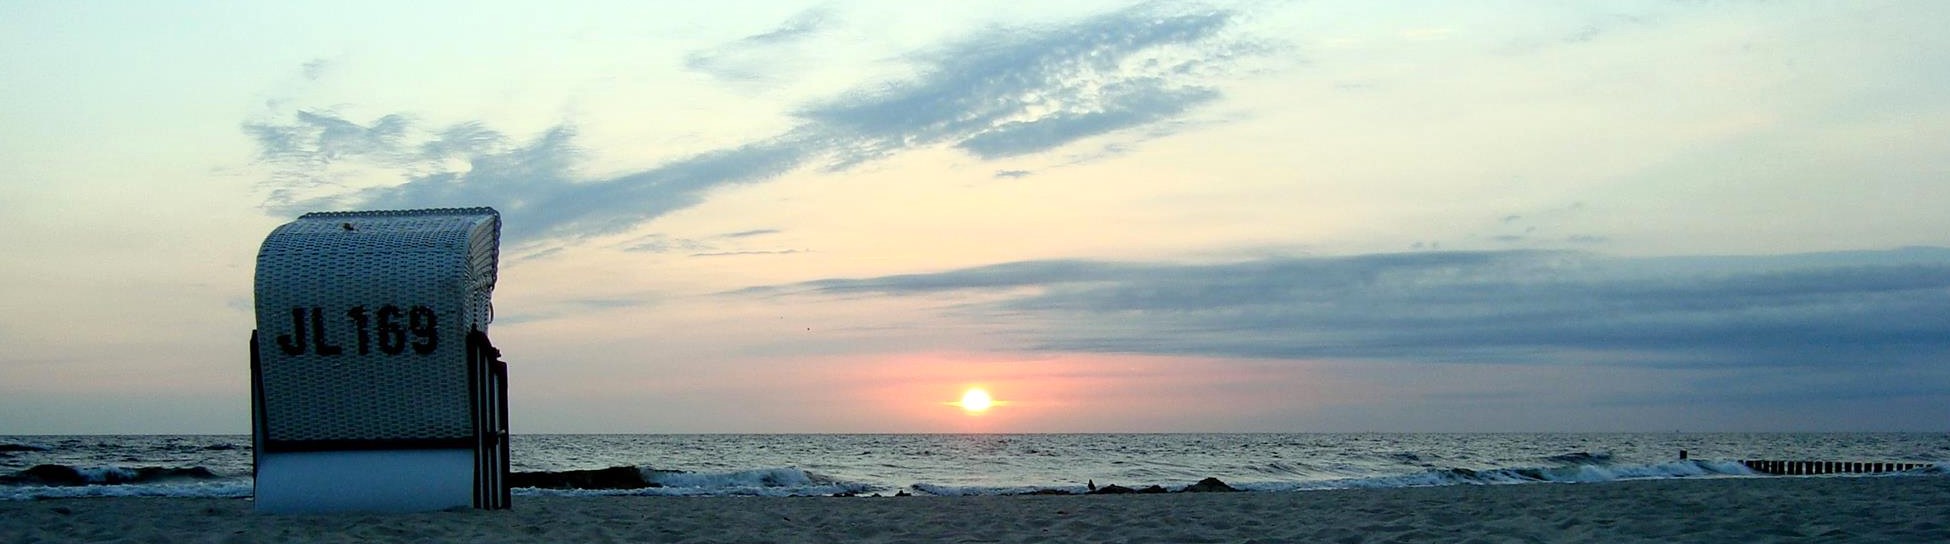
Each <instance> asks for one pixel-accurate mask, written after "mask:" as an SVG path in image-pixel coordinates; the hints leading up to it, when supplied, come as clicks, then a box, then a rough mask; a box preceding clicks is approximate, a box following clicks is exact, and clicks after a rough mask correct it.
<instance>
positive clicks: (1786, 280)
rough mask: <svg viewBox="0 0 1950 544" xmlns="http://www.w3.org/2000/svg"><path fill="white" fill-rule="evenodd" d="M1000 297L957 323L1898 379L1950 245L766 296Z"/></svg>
mask: <svg viewBox="0 0 1950 544" xmlns="http://www.w3.org/2000/svg"><path fill="white" fill-rule="evenodd" d="M965 291H981V292H990V293H994V294H997V295H998V297H999V299H998V298H995V297H991V298H985V299H984V300H989V302H982V303H975V304H967V305H963V306H959V307H957V309H956V310H955V312H956V316H957V317H966V318H973V319H981V320H984V321H988V322H1003V323H1012V324H1013V328H1014V329H1015V334H1017V335H1019V336H1020V337H1021V338H1023V339H1024V340H1025V341H1026V342H1027V343H1029V344H1031V345H1033V346H1035V347H1037V348H1039V349H1046V350H1058V351H1083V352H1116V353H1145V354H1173V355H1202V356H1225V357H1247V358H1273V359H1323V358H1325V359H1357V360H1358V359H1384V360H1403V361H1414V362H1471V361H1482V362H1500V363H1528V364H1556V363H1566V362H1580V363H1600V364H1621V365H1637V366H1655V367H1726V368H1751V367H1765V368H1783V367H1804V366H1805V367H1824V368H1837V367H1847V368H1850V369H1863V368H1887V367H1896V366H1902V365H1914V364H1930V363H1931V362H1933V361H1940V360H1941V359H1942V357H1943V356H1945V355H1950V250H1946V249H1935V248H1912V249H1905V250H1896V251H1887V252H1850V253H1827V254H1804V255H1788V256H1778V257H1699V258H1636V259H1633V258H1611V257H1601V256H1596V255H1592V254H1587V253H1579V252H1564V251H1485V252H1422V253H1403V254H1375V255H1358V256H1350V257H1288V258H1275V259H1264V260H1257V261H1248V262H1237V263H1223V264H1173V263H1116V262H1096V261H1073V260H1058V261H1030V262H1019V263H1007V264H1000V265H992V266H984V267H977V268H969V269H962V270H951V271H946V272H939V273H931V274H907V275H896V276H885V277H877V278H861V279H828V280H819V281H812V282H805V283H799V284H792V285H785V286H771V287H764V288H755V289H750V290H746V291H743V292H741V293H742V294H746V295H768V296H779V295H781V294H798V295H828V296H846V297H862V296H896V297H912V296H925V295H933V294H945V293H954V292H965Z"/></svg>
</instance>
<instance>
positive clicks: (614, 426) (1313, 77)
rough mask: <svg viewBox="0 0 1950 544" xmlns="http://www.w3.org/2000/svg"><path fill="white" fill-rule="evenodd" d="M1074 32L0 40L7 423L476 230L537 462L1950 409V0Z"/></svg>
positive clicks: (1926, 424)
mask: <svg viewBox="0 0 1950 544" xmlns="http://www.w3.org/2000/svg"><path fill="white" fill-rule="evenodd" d="M1058 4H1060V5H1051V4H1049V3H1027V2H1025V3H1002V4H994V3H973V2H970V3H946V4H933V3H903V2H836V3H821V4H804V3H781V2H729V3H704V4H666V3H641V2H615V3H599V2H578V3H573V4H572V5H567V6H544V5H541V4H524V3H512V4H482V3H412V4H409V5H404V6H401V5H393V4H391V3H342V2H333V3H297V4H276V3H272V4H251V3H243V4H235V3H214V2H210V3H203V2H156V3H141V4H119V5H107V4H76V3H55V2H12V3H4V4H0V229H4V230H5V231H6V232H8V233H10V235H9V236H7V237H6V242H4V245H0V247H4V248H5V255H6V261H5V265H4V266H0V346H5V349H4V350H0V431H3V432H4V433H0V434H19V433H98V432H244V431H245V430H246V429H247V422H248V415H249V412H248V410H247V409H246V408H247V406H248V405H247V401H248V397H249V394H248V387H247V386H248V374H247V373H246V366H245V365H246V362H247V358H246V352H245V350H244V341H245V339H246V338H247V337H248V335H249V331H250V330H251V328H252V327H253V326H254V325H253V320H254V316H253V315H252V310H251V308H252V296H253V294H252V292H251V285H252V282H251V278H252V269H253V267H254V265H255V252H256V248H257V245H258V244H259V243H260V242H261V241H262V240H263V239H264V236H265V235H267V234H268V233H269V232H270V230H271V229H272V228H274V227H275V226H277V225H278V224H281V223H283V222H286V221H289V220H290V219H292V218H294V217H295V216H297V215H298V214H301V213H304V212H307V211H318V210H363V209H394V208H420V207H460V206H480V205H486V206H494V207H496V208H497V209H499V210H501V212H502V213H503V214H504V218H505V220H506V229H505V235H506V237H505V239H504V246H503V247H504V252H503V256H504V258H503V261H502V276H501V279H502V283H501V285H500V286H499V288H498V290H497V291H496V299H495V301H496V304H495V306H496V308H497V322H496V323H495V324H494V326H493V328H492V330H491V332H492V334H493V335H494V338H495V341H496V343H497V344H498V345H501V346H502V347H503V349H504V351H505V352H506V353H507V354H508V355H507V358H508V359H509V360H510V361H511V362H512V364H513V365H514V370H513V374H514V375H513V400H514V405H515V414H516V417H515V418H514V421H515V425H516V431H518V432H970V431H975V432H1003V431H1259V430H1264V431H1442V430H1454V431H1583V430H1590V431H1610V430H1674V429H1679V430H1883V429H1894V430H1932V431H1942V430H1945V427H1944V423H1943V422H1944V421H1950V367H1946V366H1945V365H1944V364H1943V363H1944V361H1945V359H1946V356H1950V300H1946V298H1950V249H1944V247H1945V246H1950V239H1946V238H1945V234H1944V233H1946V232H1950V214H1945V213H1943V210H1945V209H1947V208H1950V183H1945V179H1946V174H1950V153H1947V152H1946V151H1950V149H1946V144H1945V142H1950V99H1946V98H1945V97H1950V53H1946V52H1950V38H1946V37H1945V35H1944V34H1943V33H1942V32H1941V31H1940V29H1939V28H1937V27H1938V26H1940V25H1939V24H1938V22H1940V21H1944V20H1950V5H1946V4H1942V3H1937V2H1848V3H1837V2H1588V3H1578V2H1574V3H1551V4H1543V3H1535V2H1511V3H1481V2H1472V3H1455V2H1425V3H1411V2H1386V3H1376V2H1301V3H1287V2H1241V3H1220V4H1209V5H1192V4H1182V3H1156V4H1127V3H1121V2H1092V3H1058ZM975 385H981V386H986V387H988V388H989V390H990V391H991V392H992V393H993V394H994V395H995V396H996V397H997V398H998V399H1001V400H1004V401H1007V402H1006V403H1005V404H1004V405H1002V406H999V407H997V408H996V409H994V410H991V411H990V412H989V413H987V414H984V415H980V416H969V415H965V414H963V413H961V412H960V411H959V410H957V409H955V408H954V407H952V406H949V405H946V404H944V403H946V402H950V401H953V400H955V399H957V398H959V397H960V394H961V392H962V390H964V389H965V388H967V387H970V386H975Z"/></svg>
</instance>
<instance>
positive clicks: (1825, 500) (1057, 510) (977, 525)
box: [0, 477, 1950, 543]
mask: <svg viewBox="0 0 1950 544" xmlns="http://www.w3.org/2000/svg"><path fill="white" fill-rule="evenodd" d="M1947 504H1950V477H1863V478H1737V479H1697V480H1657V481H1626V482H1612V483H1601V484H1533V485H1507V486H1451V487H1431V488H1407V489H1374V490H1342V491H1316V492H1292V493H1186V494H1169V495H1117V496H1016V497H1004V496H978V497H898V498H896V497H882V498H872V497H858V498H836V497H801V498H773V497H699V498H681V497H600V498H593V497H592V498H573V497H520V498H517V500H516V503H515V508H514V509H513V510H508V511H498V512H486V511H464V512H437V513H426V514H409V515H335V516H271V515H257V514H253V513H251V511H250V503H249V502H248V501H244V500H236V499H180V498H109V499H99V498H91V499H61V500H42V501H12V502H0V520H4V523H0V543H36V542H171V543H176V542H224V543H228V542H700V543H702V542H1042V541H1064V542H1337V543H1367V542H1727V541H1764V542H1849V541H1865V542H1868V541H1897V542H1950V525H1947V524H1946V522H1945V521H1944V518H1943V514H1944V512H1945V510H1944V505H1947Z"/></svg>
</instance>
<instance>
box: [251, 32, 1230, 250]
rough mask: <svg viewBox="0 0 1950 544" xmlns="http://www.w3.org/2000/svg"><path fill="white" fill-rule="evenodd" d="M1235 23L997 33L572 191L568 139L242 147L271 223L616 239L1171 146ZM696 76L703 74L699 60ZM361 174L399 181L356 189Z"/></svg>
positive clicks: (314, 135)
mask: <svg viewBox="0 0 1950 544" xmlns="http://www.w3.org/2000/svg"><path fill="white" fill-rule="evenodd" d="M1232 18H1233V15H1232V14H1231V13H1229V12H1223V11H1219V12H1208V13H1194V14H1183V13H1163V12H1161V8H1158V7H1155V6H1140V7H1136V8H1131V9H1127V10H1122V11H1116V12H1112V13H1107V14H1103V15H1099V16H1096V17H1091V18H1086V19H1083V20H1080V21H1075V22H1072V23H1071V24H1067V25H1058V26H1052V27H1048V28H1034V29H1021V28H1018V29H995V30H991V31H988V32H985V33H982V34H980V35H978V36H974V37H971V38H969V39H967V40H963V41H960V42H956V43H953V44H950V45H947V46H944V47H941V48H939V49H938V50H934V51H930V52H927V53H924V54H918V55H914V56H912V57H911V58H909V59H908V60H909V61H910V62H913V63H915V64H917V65H918V67H919V69H918V70H917V72H918V73H919V74H920V75H919V76H918V77H916V78H914V79H913V80H909V81H902V82H894V83H885V84H874V85H866V86H863V87H862V89H871V90H860V91H855V92H852V93H847V94H845V95H844V96H842V97H839V98H837V99H832V100H827V101H823V102H820V103H817V104H813V105H810V106H806V107H804V108H802V109H800V110H799V111H797V112H796V113H795V115H796V116H797V117H798V118H799V119H800V120H801V121H802V122H801V124H800V125H798V126H797V127H795V128H794V129H792V130H790V131H787V132H786V133H783V134H779V135H777V136H774V137H771V138H766V139H761V140H757V141H752V142H749V143H746V144H743V145H739V146H735V147H730V148H725V149H719V150H714V151H710V152H706V153H702V154H698V155H695V156H690V157H685V158H681V159H677V160H674V161H671V162H668V163H665V164H662V165H659V166H657V167H654V168H650V169H646V170H642V171H637V172H632V173H627V174H623V175H619V176H615V177H610V178H606V179H586V178H581V177H578V176H577V175H576V174H575V172H574V169H573V167H574V165H575V164H576V159H577V154H578V152H579V149H578V148H577V147H576V145H575V143H574V137H575V131H574V130H573V129H571V128H569V127H567V126H561V127H557V128H554V129H552V130H549V131H546V132H544V133H543V134H541V135H539V136H536V137H535V138H533V139H531V140H529V141H526V142H517V141H514V140H513V139H511V138H509V137H507V136H506V135H504V134H501V133H499V132H496V131H494V130H491V129H488V128H486V127H485V126H484V125H483V124H481V123H478V122H470V123H461V124H456V125H451V126H448V127H445V128H441V129H431V130H430V129H427V128H423V127H421V126H420V124H419V123H417V122H416V121H414V120H413V119H412V118H411V117H410V116H407V115H404V114H393V115H386V116H383V117H380V118H378V119H377V120H374V121H372V122H370V123H360V122H357V121H353V120H350V119H347V118H345V117H342V116H339V115H336V114H334V113H332V112H330V111H319V110H314V111H299V112H296V113H295V114H293V115H292V117H291V118H290V119H279V120H266V121H253V122H249V123H246V124H245V125H244V129H245V131H246V132H247V133H248V134H250V135H251V136H252V137H253V138H254V139H255V140H256V142H257V143H258V147H259V157H260V158H261V159H262V160H264V161H266V162H268V163H270V164H273V165H275V166H276V168H277V172H276V174H275V175H274V176H273V178H272V180H271V181H270V186H271V188H272V190H271V194H270V197H269V199H268V201H267V207H268V208H269V209H270V210H271V211H273V212H274V213H279V214H289V213H293V212H298V211H305V210H314V209H346V208H414V207H439V206H459V205H482V204H486V205H493V206H496V207H497V208H500V209H501V210H502V211H503V213H504V214H507V215H509V216H511V217H510V221H509V222H508V225H509V228H510V232H509V236H510V238H511V239H512V240H516V241H543V240H562V239H571V240H572V239H577V238H583V237H588V236H594V235H602V234H611V233H616V232H621V231H625V230H628V229H630V228H633V227H635V226H637V225H640V224H642V223H644V222H647V221H650V220H652V219H655V218H657V217H661V216H663V215H664V214H667V213H670V212H672V211H675V210H680V209H683V208H687V207H690V206H694V205H696V204H698V203H699V202H702V201H703V199H704V198H706V195H707V194H708V193H709V192H710V191H712V190H715V189H719V188H722V187H726V186H730V185H735V184H741V183H754V182H761V181H764V180H768V179H771V178H774V177H777V176H779V175H782V174H784V173H786V172H789V171H792V170H795V169H798V168H801V167H805V166H809V165H815V164H818V165H821V166H822V167H823V168H825V169H827V170H845V169H848V168H851V167H853V166H855V165H858V164H861V163H863V162H867V161H871V160H876V159H880V158H884V157H887V156H890V155H893V154H895V153H899V152H903V151H907V150H911V149H916V148H925V147H934V146H942V145H946V146H951V147H954V148H958V149H961V150H963V151H965V152H967V153H969V154H971V155H974V156H976V157H978V158H982V159H995V158H1002V157H1013V156H1021V155H1026V154H1032V153H1039V152H1043V151H1048V150H1052V149H1055V148H1058V147H1061V146H1064V145H1066V144H1069V143H1071V142H1075V141H1077V140H1080V139H1084V138H1089V137H1092V136H1099V135H1105V134H1110V133H1114V132H1117V131H1121V130H1125V129H1131V128H1136V127H1154V128H1155V127H1160V126H1163V127H1167V128H1170V130H1177V129H1176V128H1171V127H1177V126H1182V125H1174V124H1169V123H1161V122H1162V121H1167V120H1170V119H1174V118H1178V117H1181V116H1184V115H1186V114H1187V113H1188V112H1190V111H1191V110H1193V109H1194V108H1196V107H1198V106H1199V105H1202V104H1205V103H1208V102H1211V101H1213V100H1216V99H1217V98H1218V97H1219V96H1220V92H1219V91H1218V90H1217V89H1216V88H1214V87H1211V86H1209V85H1204V84H1201V83H1200V81H1201V78H1202V77H1203V75H1205V74H1210V73H1214V72H1219V71H1222V70H1223V68H1224V64H1225V63H1226V62H1227V61H1229V60H1230V59H1232V58H1234V55H1236V54H1237V53H1236V52H1237V51H1239V50H1242V49H1250V48H1240V47H1236V44H1221V43H1220V42H1219V38H1218V37H1219V35H1220V33H1221V32H1222V31H1223V30H1224V29H1225V28H1226V27H1227V25H1228V24H1229V22H1230V20H1231V19H1232ZM830 24H831V22H830V21H829V18H828V16H827V14H825V13H824V12H808V14H802V15H801V16H800V17H799V18H798V19H795V20H794V21H793V22H790V23H789V24H787V25H786V26H785V27H782V28H780V29H779V30H776V31H773V32H769V33H766V34H762V35H758V36H753V37H750V38H747V39H746V40H744V42H751V43H749V44H746V45H754V44H756V45H765V44H774V43H777V42H781V41H793V40H802V39H810V38H811V37H812V36H814V35H815V34H817V32H818V31H819V30H820V29H822V28H825V27H826V26H828V25H830ZM741 43H742V42H741ZM693 60H694V61H696V62H698V63H702V64H703V65H709V64H710V62H709V61H708V56H707V57H697V58H694V59H693ZM699 68H700V69H703V68H708V66H700V67H699ZM781 68H783V67H781ZM1153 132H1155V131H1153ZM1156 136H1157V135H1156V134H1147V135H1146V137H1147V138H1149V137H1156ZM361 169H377V170H380V171H384V172H392V173H394V174H395V175H397V176H399V177H401V178H404V180H403V182H400V183H393V184H381V185H376V186H374V185H370V184H368V185H366V186H362V187H351V185H353V184H352V183H350V182H349V181H348V179H350V178H352V177H354V176H353V174H355V173H358V172H361V171H362V170H361Z"/></svg>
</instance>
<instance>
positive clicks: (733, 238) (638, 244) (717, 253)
mask: <svg viewBox="0 0 1950 544" xmlns="http://www.w3.org/2000/svg"><path fill="white" fill-rule="evenodd" d="M778 233H779V230H778V229H753V230H746V231H738V232H728V233H724V234H719V235H716V236H707V237H704V238H672V237H670V236H668V235H664V234H651V235H648V236H644V237H642V238H638V239H637V240H635V241H632V242H629V243H627V244H624V245H623V246H622V249H623V250H624V251H634V252H643V253H686V254H689V255H690V256H692V257H731V256H739V255H791V254H795V253H806V252H807V250H803V249H747V248H743V247H738V246H740V245H743V244H745V243H747V240H748V239H751V238H759V237H764V236H769V235H773V234H778Z"/></svg>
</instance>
